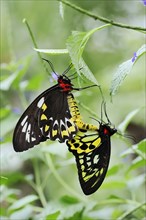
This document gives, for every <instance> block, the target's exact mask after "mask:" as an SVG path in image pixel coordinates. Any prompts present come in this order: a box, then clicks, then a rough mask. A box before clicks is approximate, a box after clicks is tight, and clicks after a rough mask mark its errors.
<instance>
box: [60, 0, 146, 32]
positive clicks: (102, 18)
mask: <svg viewBox="0 0 146 220" xmlns="http://www.w3.org/2000/svg"><path fill="white" fill-rule="evenodd" d="M57 1H59V2H60V1H61V2H62V3H63V4H65V5H68V6H69V7H71V8H73V9H75V10H76V11H79V12H81V13H83V14H85V15H87V16H89V17H91V18H94V19H95V20H99V21H102V22H105V23H109V24H111V25H114V26H117V27H120V28H127V29H132V30H136V31H141V32H142V33H145V32H146V28H143V27H135V26H130V25H127V24H122V23H118V22H115V21H113V20H109V19H107V18H105V17H102V16H99V15H95V14H93V13H91V12H89V11H87V10H85V9H83V8H80V7H79V6H77V5H75V4H72V3H70V2H69V1H66V0H57Z"/></svg>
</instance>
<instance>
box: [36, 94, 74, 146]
mask: <svg viewBox="0 0 146 220" xmlns="http://www.w3.org/2000/svg"><path fill="white" fill-rule="evenodd" d="M70 95H71V96H73V95H72V94H69V93H65V92H59V91H58V90H55V91H54V92H53V96H51V95H49V96H48V97H47V99H46V100H45V101H44V103H43V105H42V107H41V111H40V115H39V127H40V129H41V131H42V134H43V135H44V136H45V137H47V138H49V139H51V140H59V141H60V142H61V143H62V142H64V141H65V140H70V139H72V138H73V136H74V135H75V134H76V133H77V131H78V128H77V126H76V124H75V122H74V119H73V117H72V115H71V113H70V110H69V105H68V96H70Z"/></svg>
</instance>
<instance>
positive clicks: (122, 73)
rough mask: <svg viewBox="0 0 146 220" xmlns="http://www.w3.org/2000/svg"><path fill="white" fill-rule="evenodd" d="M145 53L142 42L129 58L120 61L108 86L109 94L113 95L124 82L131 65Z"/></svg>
mask: <svg viewBox="0 0 146 220" xmlns="http://www.w3.org/2000/svg"><path fill="white" fill-rule="evenodd" d="M144 53H146V44H144V45H143V46H142V47H141V48H140V49H139V50H138V51H137V52H134V55H133V57H132V58H131V59H129V60H127V61H125V62H124V63H122V64H121V65H120V66H119V67H118V69H117V71H116V73H115V74H114V76H113V80H112V84H111V88H110V94H111V95H115V94H116V92H117V90H118V89H119V87H120V85H121V84H122V83H123V82H124V79H125V78H126V76H128V75H129V73H130V72H131V69H132V67H133V65H134V64H135V63H136V61H137V60H138V59H139V58H140V57H141V56H142V55H143V54H144Z"/></svg>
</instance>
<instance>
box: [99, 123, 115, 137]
mask: <svg viewBox="0 0 146 220" xmlns="http://www.w3.org/2000/svg"><path fill="white" fill-rule="evenodd" d="M99 132H100V133H102V134H103V135H104V136H112V135H113V134H115V133H116V132H117V129H116V128H115V127H111V124H109V123H107V124H103V123H100V126H99Z"/></svg>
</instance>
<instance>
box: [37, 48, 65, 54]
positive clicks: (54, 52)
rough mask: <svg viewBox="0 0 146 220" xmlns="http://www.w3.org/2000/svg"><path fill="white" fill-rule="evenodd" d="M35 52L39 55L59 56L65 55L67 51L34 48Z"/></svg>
mask: <svg viewBox="0 0 146 220" xmlns="http://www.w3.org/2000/svg"><path fill="white" fill-rule="evenodd" d="M34 50H35V51H37V52H40V53H47V54H51V55H60V54H67V53H68V50H67V49H37V48H34Z"/></svg>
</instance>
